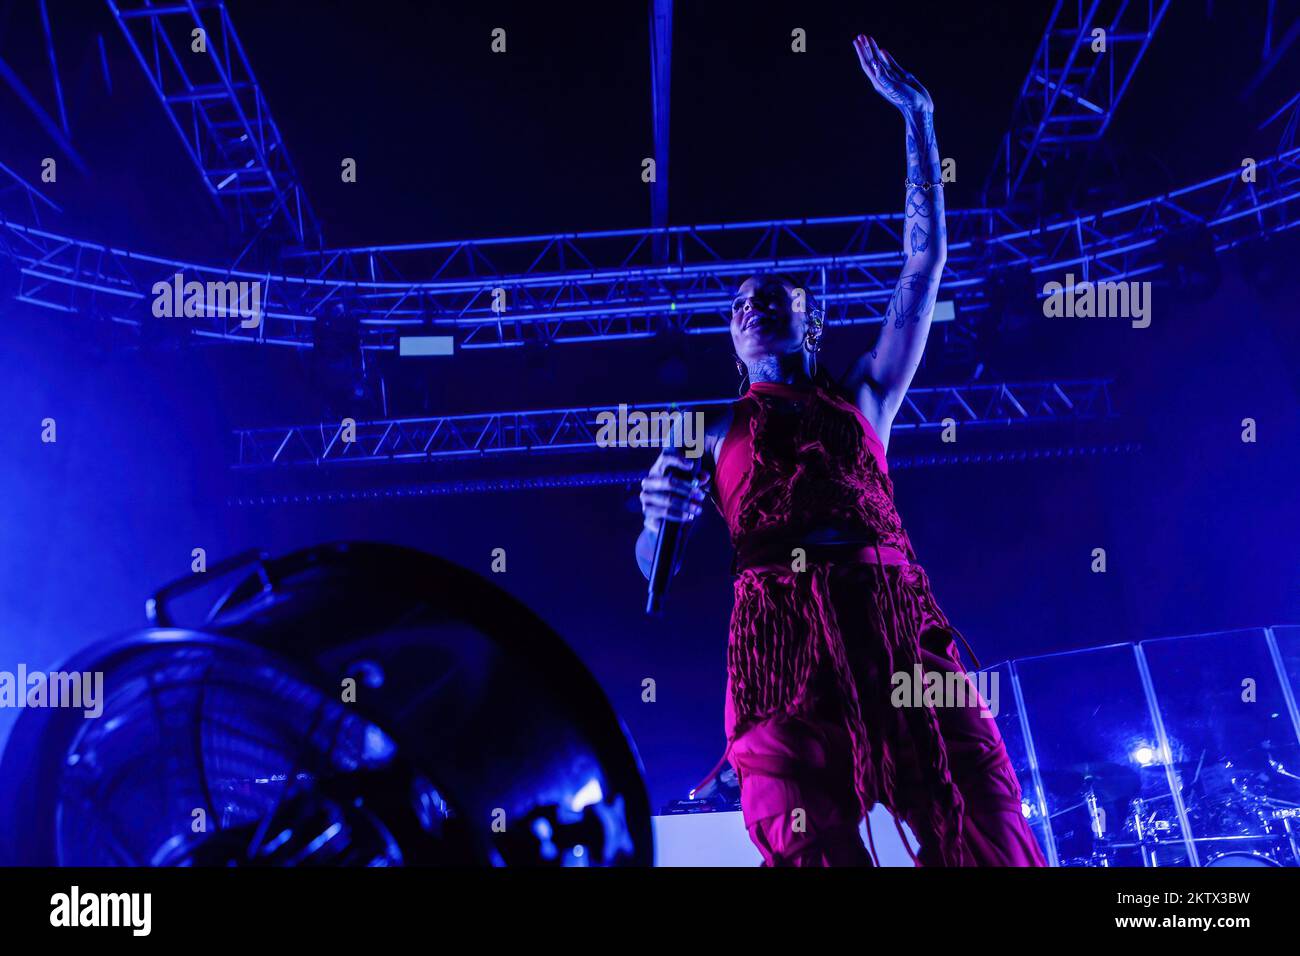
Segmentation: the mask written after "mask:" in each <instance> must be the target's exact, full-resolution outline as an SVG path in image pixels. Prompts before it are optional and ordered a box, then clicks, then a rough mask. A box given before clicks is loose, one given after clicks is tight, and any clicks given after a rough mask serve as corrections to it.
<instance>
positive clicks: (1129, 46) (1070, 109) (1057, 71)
mask: <svg viewBox="0 0 1300 956" xmlns="http://www.w3.org/2000/svg"><path fill="white" fill-rule="evenodd" d="M1168 8H1169V0H1056V5H1055V6H1054V7H1053V8H1052V15H1051V17H1050V18H1049V19H1048V22H1047V28H1046V29H1045V30H1044V31H1043V38H1042V40H1041V41H1040V42H1039V44H1038V49H1037V51H1035V53H1034V59H1033V62H1032V63H1031V64H1030V67H1029V75H1028V76H1026V77H1025V82H1024V83H1023V84H1022V86H1021V87H1020V94H1019V97H1018V98H1017V100H1016V105H1015V107H1014V109H1013V111H1012V117H1011V126H1010V129H1009V131H1008V132H1007V134H1006V136H1004V137H1003V139H1002V145H1001V147H1000V149H999V151H998V157H997V161H996V164H995V166H994V168H993V172H992V174H991V175H990V177H989V181H988V183H987V185H986V187H985V192H986V193H987V197H988V198H987V201H988V202H990V203H1010V202H1011V201H1012V200H1013V199H1014V198H1015V196H1016V192H1017V191H1018V190H1019V189H1020V187H1021V185H1023V184H1024V182H1025V180H1026V179H1028V178H1032V176H1033V174H1034V173H1035V170H1037V169H1041V168H1042V167H1043V166H1045V165H1046V163H1047V162H1048V161H1049V160H1050V159H1051V158H1052V157H1053V156H1056V155H1059V154H1061V153H1063V152H1068V151H1069V150H1070V149H1072V148H1075V147H1077V146H1078V145H1079V144H1080V143H1089V142H1093V141H1095V140H1097V139H1100V138H1101V136H1102V135H1103V134H1104V133H1105V132H1106V128H1107V127H1108V126H1109V125H1110V121H1111V117H1112V116H1114V114H1115V109H1116V107H1118V106H1119V102H1120V100H1121V99H1123V97H1124V93H1125V91H1127V89H1128V86H1129V83H1130V82H1131V81H1132V79H1133V75H1134V73H1136V72H1137V68H1138V64H1139V63H1141V62H1142V57H1143V55H1144V54H1145V53H1146V51H1147V48H1148V47H1149V46H1150V45H1151V40H1152V38H1153V37H1154V36H1155V32H1156V29H1157V28H1158V27H1159V26H1160V21H1161V20H1162V19H1163V18H1164V15H1165V11H1166V10H1167V9H1168ZM1096 28H1101V29H1104V30H1105V31H1106V50H1105V52H1104V53H1094V52H1093V51H1092V43H1093V38H1092V31H1093V30H1094V29H1096Z"/></svg>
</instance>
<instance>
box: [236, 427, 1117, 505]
mask: <svg viewBox="0 0 1300 956" xmlns="http://www.w3.org/2000/svg"><path fill="white" fill-rule="evenodd" d="M1141 450H1142V446H1141V445H1140V444H1139V443H1137V442H1103V443H1100V444H1075V443H1060V444H1053V443H1049V444H1045V445H1039V446H1036V447H1034V448H1026V449H1021V450H1019V451H993V452H973V453H964V454H952V455H916V456H911V457H907V456H902V457H897V458H891V459H890V462H889V470H890V472H891V473H893V472H898V471H905V470H907V469H911V468H933V467H937V466H947V465H1002V464H1020V463H1022V462H1026V461H1048V460H1059V459H1072V460H1079V459H1084V458H1099V457H1102V456H1106V455H1126V454H1132V453H1135V452H1139V451H1141ZM644 477H645V469H644V468H637V469H625V470H622V471H595V472H574V473H565V474H553V475H531V476H528V477H510V478H478V479H474V478H469V479H466V478H456V479H447V480H443V481H431V482H424V483H422V484H418V485H385V486H384V487H383V488H332V489H329V490H322V491H306V490H302V489H298V490H295V491H294V492H292V493H291V494H279V493H252V494H242V495H233V496H231V497H229V498H227V499H226V503H227V504H228V505H231V506H233V507H256V506H263V507H267V506H279V505H290V504H294V505H301V504H313V503H328V502H338V501H375V500H380V499H395V498H425V497H430V496H435V497H436V496H440V495H454V496H456V497H461V496H463V495H472V494H484V493H491V492H500V491H536V490H539V489H543V488H598V487H619V486H621V487H626V488H630V487H632V486H634V485H635V484H636V483H637V482H639V481H640V480H641V479H642V478H644Z"/></svg>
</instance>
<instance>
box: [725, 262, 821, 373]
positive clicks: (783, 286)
mask: <svg viewBox="0 0 1300 956" xmlns="http://www.w3.org/2000/svg"><path fill="white" fill-rule="evenodd" d="M806 320H807V317H806V316H805V314H804V313H803V312H795V311H794V287H793V286H791V285H789V284H788V283H784V282H782V281H781V280H780V279H777V278H775V277H772V276H758V277H755V278H752V279H746V280H745V282H744V284H742V285H741V287H740V288H739V289H737V290H736V297H735V298H734V299H733V300H732V302H731V342H732V344H733V345H734V346H735V347H736V354H737V355H738V356H740V359H741V361H743V362H744V363H745V364H746V365H752V364H753V363H754V362H755V361H756V360H758V359H762V358H767V357H769V356H774V355H784V354H787V353H790V352H796V351H798V350H800V349H802V348H803V338H804V332H805V330H806V328H807V321H806Z"/></svg>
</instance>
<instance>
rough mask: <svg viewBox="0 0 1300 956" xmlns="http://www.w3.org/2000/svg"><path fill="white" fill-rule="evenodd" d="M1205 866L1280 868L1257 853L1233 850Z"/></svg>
mask: <svg viewBox="0 0 1300 956" xmlns="http://www.w3.org/2000/svg"><path fill="white" fill-rule="evenodd" d="M1205 865H1206V866H1281V865H1282V864H1280V863H1277V862H1274V861H1273V860H1270V859H1269V858H1268V857H1266V856H1261V855H1260V854H1258V853H1245V852H1242V851H1239V850H1235V851H1233V852H1231V853H1219V854H1217V855H1215V856H1212V857H1210V859H1209V860H1208V861H1207V862H1206V863H1205Z"/></svg>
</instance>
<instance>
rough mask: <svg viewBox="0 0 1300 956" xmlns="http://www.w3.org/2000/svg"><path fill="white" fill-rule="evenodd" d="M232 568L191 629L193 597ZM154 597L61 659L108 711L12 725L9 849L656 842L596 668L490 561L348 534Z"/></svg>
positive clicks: (22, 857) (430, 850) (167, 860)
mask: <svg viewBox="0 0 1300 956" xmlns="http://www.w3.org/2000/svg"><path fill="white" fill-rule="evenodd" d="M222 579H225V580H226V583H227V584H229V583H230V582H231V581H233V582H234V584H233V586H232V587H230V588H229V590H227V591H226V592H225V594H224V595H223V596H222V597H220V599H219V600H217V601H216V603H215V605H214V606H212V607H211V609H210V611H209V612H208V613H207V614H206V616H205V617H203V618H201V619H200V622H199V623H196V624H194V625H193V626H190V627H183V626H178V622H177V621H176V620H175V619H174V612H173V606H174V605H176V604H177V599H178V598H181V597H182V596H184V595H185V594H186V592H193V591H196V590H199V589H202V588H204V587H208V586H212V584H213V583H215V582H216V581H220V580H222ZM196 597H197V595H195V594H192V593H191V594H189V595H188V597H187V598H186V601H185V603H186V605H187V606H188V605H190V604H191V603H193V602H194V601H195V599H196ZM210 602H211V599H210V598H209V601H208V602H207V603H210ZM146 607H147V614H148V616H149V618H150V620H151V622H152V623H153V624H154V626H153V627H149V628H146V629H144V630H140V631H137V632H134V633H130V634H126V635H123V636H120V637H117V638H113V639H110V640H107V641H103V642H100V643H98V644H94V645H92V646H90V647H89V648H87V649H86V650H85V651H83V652H82V653H80V654H79V655H77V656H76V657H75V658H74V659H73V660H71V661H69V662H67V663H66V664H65V665H63V667H62V668H60V671H62V672H65V673H82V674H98V675H102V680H103V691H102V694H101V701H100V702H101V704H102V713H100V714H94V715H91V714H87V713H85V712H83V711H82V710H71V709H66V708H60V709H40V710H37V709H26V710H24V711H23V712H22V714H21V716H20V717H19V719H18V721H17V722H16V724H15V726H14V728H13V731H12V733H11V735H10V739H9V742H8V745H7V747H6V748H5V753H4V755H3V759H0V864H9V865H14V864H17V865H80V866H105V865H133V864H138V865H168V864H178V865H194V864H198V865H205V864H206V865H222V866H231V865H307V864H312V865H323V864H329V865H397V864H403V863H419V864H449V865H464V864H481V865H562V864H569V865H582V866H591V865H596V866H601V865H624V864H635V865H650V864H651V863H652V862H653V848H652V835H651V829H650V811H649V800H648V797H647V794H646V791H645V786H644V782H643V778H642V773H641V769H640V765H639V761H638V759H637V757H636V754H635V751H634V750H633V748H632V745H631V743H630V741H629V739H628V737H627V735H626V733H625V732H624V729H623V727H622V724H621V723H620V721H619V719H618V717H617V716H616V715H615V713H614V711H613V709H612V708H611V707H610V705H609V702H608V701H607V700H606V698H605V696H604V694H603V693H602V691H601V689H600V687H599V685H598V684H597V683H596V681H595V679H594V678H593V677H592V676H591V674H590V673H589V672H588V671H587V669H586V668H585V667H584V666H583V665H582V663H581V662H580V661H579V660H578V658H577V657H576V656H575V655H574V654H573V652H572V651H571V650H570V649H569V648H568V647H567V646H566V645H565V643H564V641H563V640H561V639H560V637H559V636H558V635H557V634H556V633H555V632H554V631H552V630H551V629H550V628H549V627H548V626H547V625H546V624H545V623H544V622H543V621H542V620H541V619H540V618H538V617H537V616H536V615H534V614H533V613H532V612H531V611H529V610H528V609H527V608H526V607H525V606H524V605H523V604H521V603H520V602H518V601H517V600H515V599H514V598H513V597H511V596H510V595H509V594H507V593H506V592H505V591H503V590H502V589H501V588H499V587H497V586H496V585H494V584H492V583H490V582H488V581H487V580H485V579H484V578H481V577H479V576H478V575H475V574H472V573H470V572H469V571H466V570H465V569H463V568H460V567H458V566H456V565H454V564H451V563H450V562H447V561H444V560H441V559H439V558H435V557H433V556H431V555H428V554H425V553H423V552H420V551H415V550H412V549H409V548H403V547H396V546H392V545H384V544H354V543H349V544H336V545H327V546H322V547H313V548H307V549H304V550H301V551H297V552H294V553H292V554H288V555H285V556H283V557H279V558H275V559H270V558H267V557H265V556H263V555H260V554H249V555H242V556H239V557H237V558H233V559H230V560H229V561H226V562H222V563H221V564H216V565H212V566H210V567H209V568H208V571H207V573H205V574H192V575H189V576H187V577H186V578H185V579H182V580H180V581H178V582H175V583H174V584H172V585H169V586H167V587H165V588H163V589H162V590H160V591H159V592H158V593H157V594H155V595H154V596H153V598H151V599H150V601H149V602H148V604H147V605H146ZM286 835H288V836H286ZM289 837H291V838H289Z"/></svg>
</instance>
